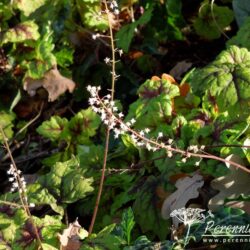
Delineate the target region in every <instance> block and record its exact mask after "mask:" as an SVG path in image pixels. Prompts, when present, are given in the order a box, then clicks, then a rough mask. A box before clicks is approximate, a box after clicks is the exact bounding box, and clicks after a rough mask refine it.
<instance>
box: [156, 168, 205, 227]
mask: <svg viewBox="0 0 250 250" xmlns="http://www.w3.org/2000/svg"><path fill="white" fill-rule="evenodd" d="M203 184H204V180H203V177H202V176H201V175H199V174H197V173H195V174H194V175H193V176H192V177H189V176H188V177H184V178H181V179H178V180H177V182H176V183H175V186H176V187H177V190H176V191H175V192H173V193H172V194H171V195H170V196H169V197H167V198H166V200H165V201H164V203H163V205H162V208H161V215H162V217H163V218H164V219H168V218H170V213H171V212H172V211H173V210H175V209H178V208H183V207H185V206H186V204H187V202H188V201H189V200H191V199H194V198H197V197H198V196H199V192H198V189H199V188H201V187H202V186H203ZM178 223H179V222H178V220H177V219H176V218H173V224H174V225H175V226H178Z"/></svg>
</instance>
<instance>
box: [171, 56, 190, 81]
mask: <svg viewBox="0 0 250 250" xmlns="http://www.w3.org/2000/svg"><path fill="white" fill-rule="evenodd" d="M191 67H192V63H190V62H187V61H185V60H184V61H181V62H178V63H177V64H176V65H175V66H174V67H173V68H172V69H171V70H170V72H169V74H170V75H172V76H173V77H174V78H176V79H178V80H180V79H181V76H182V74H183V73H185V72H187V70H189V69H190V68H191Z"/></svg>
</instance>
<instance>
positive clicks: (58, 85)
mask: <svg viewBox="0 0 250 250" xmlns="http://www.w3.org/2000/svg"><path fill="white" fill-rule="evenodd" d="M40 87H43V88H45V89H46V90H47V91H48V94H49V96H48V99H49V101H50V102H53V101H55V100H56V99H57V98H58V97H59V96H60V95H62V94H63V93H65V92H66V91H67V90H68V91H69V92H70V93H72V92H73V90H74V88H75V83H74V82H73V81H72V80H70V79H69V78H66V77H64V76H62V75H61V74H60V72H59V71H58V69H57V68H53V69H50V70H49V71H47V72H46V73H45V74H44V77H43V78H41V79H33V78H30V77H26V78H25V80H24V90H26V91H27V92H28V93H29V95H31V96H34V95H35V94H36V90H37V89H38V88H40Z"/></svg>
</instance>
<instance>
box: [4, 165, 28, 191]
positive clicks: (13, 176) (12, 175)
mask: <svg viewBox="0 0 250 250" xmlns="http://www.w3.org/2000/svg"><path fill="white" fill-rule="evenodd" d="M21 173H22V171H21V170H17V171H16V169H15V168H14V166H13V164H10V169H9V170H8V171H7V174H8V175H9V182H11V183H12V187H11V189H10V191H11V192H15V191H16V190H18V192H20V193H22V192H23V191H24V192H26V182H25V180H24V177H22V176H21ZM19 182H21V183H19ZM20 186H22V188H21V187H20Z"/></svg>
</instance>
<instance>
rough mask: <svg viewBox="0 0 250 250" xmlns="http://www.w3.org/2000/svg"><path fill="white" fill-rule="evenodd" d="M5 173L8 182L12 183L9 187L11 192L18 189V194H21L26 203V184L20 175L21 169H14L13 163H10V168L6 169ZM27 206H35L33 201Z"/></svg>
mask: <svg viewBox="0 0 250 250" xmlns="http://www.w3.org/2000/svg"><path fill="white" fill-rule="evenodd" d="M7 174H8V175H9V182H10V183H11V184H12V187H11V189H10V191H11V192H15V191H18V192H19V194H21V195H22V197H23V198H24V199H25V200H26V202H27V203H28V198H27V196H26V194H25V193H26V192H27V188H26V186H27V184H26V181H25V179H24V177H23V176H21V174H22V171H21V170H18V169H16V168H15V167H14V166H13V164H10V168H9V170H8V171H7ZM29 207H35V204H34V203H30V204H29Z"/></svg>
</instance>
